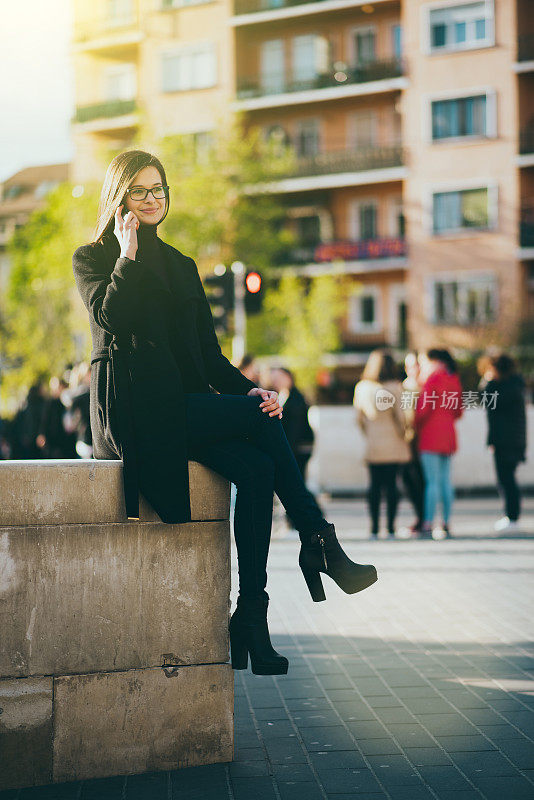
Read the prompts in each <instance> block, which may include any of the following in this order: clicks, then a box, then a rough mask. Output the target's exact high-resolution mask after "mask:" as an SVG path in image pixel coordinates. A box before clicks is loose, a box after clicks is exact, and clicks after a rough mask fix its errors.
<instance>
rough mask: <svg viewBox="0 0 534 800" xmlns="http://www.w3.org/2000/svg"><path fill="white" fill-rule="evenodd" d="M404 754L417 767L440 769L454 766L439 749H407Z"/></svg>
mask: <svg viewBox="0 0 534 800" xmlns="http://www.w3.org/2000/svg"><path fill="white" fill-rule="evenodd" d="M404 753H405V754H406V756H407V757H408V758H409V759H410V761H412V763H413V764H415V766H416V767H424V766H426V767H439V766H442V765H445V764H452V761H451V759H450V758H449V756H448V755H447V753H445V752H444V751H443V750H441V749H440V748H439V747H405V748H404Z"/></svg>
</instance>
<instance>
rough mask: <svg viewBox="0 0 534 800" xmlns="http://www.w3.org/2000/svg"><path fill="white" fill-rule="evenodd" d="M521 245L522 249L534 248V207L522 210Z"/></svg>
mask: <svg viewBox="0 0 534 800" xmlns="http://www.w3.org/2000/svg"><path fill="white" fill-rule="evenodd" d="M519 244H520V245H521V247H534V207H532V208H522V209H521V219H520V223H519Z"/></svg>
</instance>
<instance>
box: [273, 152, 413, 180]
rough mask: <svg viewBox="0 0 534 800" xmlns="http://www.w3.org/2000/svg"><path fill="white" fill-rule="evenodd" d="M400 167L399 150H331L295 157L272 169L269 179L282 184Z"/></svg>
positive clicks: (402, 157)
mask: <svg viewBox="0 0 534 800" xmlns="http://www.w3.org/2000/svg"><path fill="white" fill-rule="evenodd" d="M403 164H404V151H403V149H402V147H400V146H393V147H366V148H361V149H352V150H333V151H331V152H326V153H317V154H315V155H313V156H306V157H297V158H296V159H295V162H294V163H293V164H291V165H289V166H287V167H283V168H280V169H277V168H276V167H275V168H274V169H273V171H272V177H273V178H274V179H278V180H283V179H285V178H304V177H311V176H313V175H331V174H333V173H341V172H365V171H367V170H372V169H390V168H391V167H401V166H402V165H403Z"/></svg>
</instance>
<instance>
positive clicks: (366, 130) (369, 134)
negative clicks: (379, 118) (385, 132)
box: [351, 111, 377, 149]
mask: <svg viewBox="0 0 534 800" xmlns="http://www.w3.org/2000/svg"><path fill="white" fill-rule="evenodd" d="M351 127H352V137H351V138H352V146H353V147H354V148H355V149H365V148H368V147H374V146H375V145H376V131H377V124H376V112H374V111H360V112H357V113H356V114H353V115H352V126H351Z"/></svg>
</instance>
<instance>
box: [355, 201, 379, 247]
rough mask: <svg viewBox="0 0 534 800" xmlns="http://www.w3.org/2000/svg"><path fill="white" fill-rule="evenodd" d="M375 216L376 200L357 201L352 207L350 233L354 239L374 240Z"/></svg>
mask: <svg viewBox="0 0 534 800" xmlns="http://www.w3.org/2000/svg"><path fill="white" fill-rule="evenodd" d="M377 216H378V207H377V203H376V200H372V199H370V200H357V201H356V202H355V203H354V204H353V206H352V219H351V222H352V224H351V231H352V235H353V237H354V239H356V240H362V239H363V240H368V239H376V238H377V227H378V225H377Z"/></svg>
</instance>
